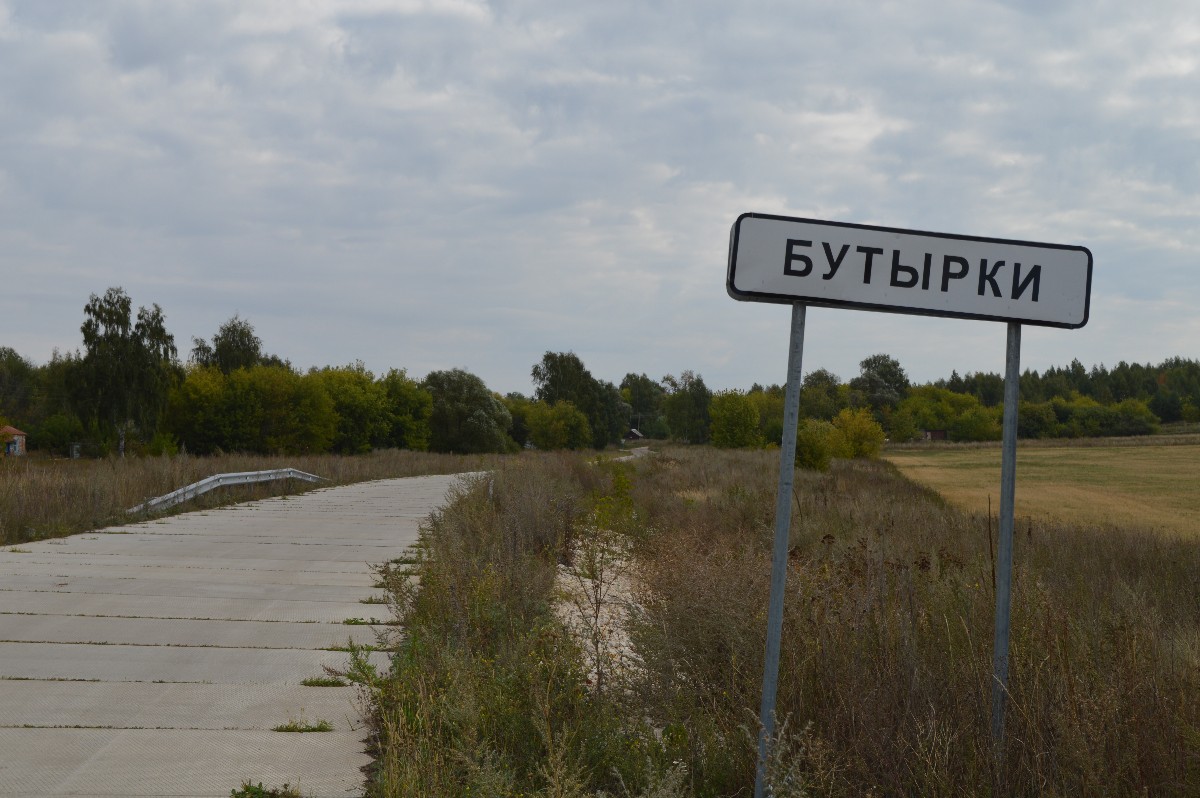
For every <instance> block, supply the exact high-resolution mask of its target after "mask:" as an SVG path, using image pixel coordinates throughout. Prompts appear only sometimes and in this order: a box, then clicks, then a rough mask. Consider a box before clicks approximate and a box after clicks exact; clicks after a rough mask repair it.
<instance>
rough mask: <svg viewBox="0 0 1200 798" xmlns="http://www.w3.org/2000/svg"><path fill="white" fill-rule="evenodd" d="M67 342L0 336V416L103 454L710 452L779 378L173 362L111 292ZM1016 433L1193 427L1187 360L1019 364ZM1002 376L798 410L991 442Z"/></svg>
mask: <svg viewBox="0 0 1200 798" xmlns="http://www.w3.org/2000/svg"><path fill="white" fill-rule="evenodd" d="M80 330H81V332H82V333H83V349H82V350H79V351H75V352H70V353H59V352H55V353H54V355H53V357H52V358H51V359H50V362H48V363H45V364H41V365H38V364H35V363H33V362H32V361H30V360H28V359H26V358H24V357H23V356H21V355H20V354H19V353H18V352H16V351H14V350H13V349H11V348H8V347H0V426H4V425H11V426H14V427H16V428H18V429H20V430H21V431H23V432H25V433H27V435H28V441H27V443H28V447H29V449H30V450H33V451H40V452H44V453H49V454H53V455H65V454H67V453H68V452H69V451H70V449H71V447H72V445H73V444H78V445H79V448H80V449H81V450H82V452H83V453H84V454H85V455H88V456H103V455H108V454H124V453H125V452H127V451H128V452H130V453H136V454H154V455H156V454H174V453H178V452H188V453H192V454H200V455H206V454H215V453H220V452H254V453H262V454H289V453H317V452H338V453H345V454H357V453H364V452H369V451H371V450H372V449H378V448H408V449H429V450H433V451H444V452H451V451H453V452H460V453H470V452H499V451H518V450H520V449H522V448H526V447H536V448H540V449H563V448H566V449H581V448H594V449H602V448H604V447H605V446H608V445H610V444H615V443H618V442H619V441H621V440H622V439H623V438H624V437H626V436H628V435H629V434H631V433H630V431H631V430H636V431H637V432H636V434H638V435H642V436H644V437H647V438H660V439H666V438H670V439H673V440H678V441H684V442H689V443H713V444H715V445H718V446H729V447H740V446H761V445H764V444H769V443H777V442H778V441H779V439H780V437H781V436H782V430H783V393H784V391H783V388H782V387H781V386H778V385H772V386H765V387H764V386H761V385H753V386H751V387H750V388H749V389H747V390H745V391H722V392H718V393H715V394H714V393H713V392H712V391H710V390H709V389H708V387H707V386H706V385H705V384H704V379H703V377H702V376H701V375H700V374H697V373H695V372H692V371H683V372H681V373H680V374H679V375H677V376H675V375H667V376H664V377H662V378H661V379H653V378H651V377H649V376H647V375H645V374H634V373H629V374H626V375H625V377H624V378H623V379H622V380H621V382H620V384H619V385H616V384H614V383H611V382H607V381H604V380H600V379H597V378H596V377H594V376H593V375H592V374H591V372H590V371H589V370H588V369H587V368H586V367H585V365H584V364H583V362H582V360H580V358H579V357H578V356H577V355H576V354H575V353H573V352H549V351H548V352H546V353H545V355H544V356H543V358H542V360H541V361H539V362H538V363H535V364H533V366H532V368H531V370H530V376H531V378H532V381H533V384H534V392H533V394H532V395H531V396H525V395H523V394H519V393H510V394H508V395H505V396H501V395H499V394H496V393H494V392H492V391H490V390H489V389H488V388H487V386H486V385H485V384H484V382H483V381H482V380H481V379H480V378H479V377H477V376H476V375H474V374H471V373H469V372H467V371H463V370H461V369H451V370H446V371H434V372H431V373H429V374H427V375H425V377H424V378H422V379H419V380H418V379H415V378H413V377H410V376H409V375H408V374H407V372H406V371H405V370H404V369H399V368H397V369H391V370H389V371H388V372H387V373H385V374H380V375H376V374H373V373H372V372H370V371H368V370H367V369H366V368H365V367H364V366H363V364H362V363H354V364H350V365H342V366H326V367H323V368H312V369H309V370H308V371H306V372H301V371H300V370H298V369H296V368H294V367H293V366H292V365H291V363H290V362H289V361H287V360H285V359H283V358H281V357H280V356H278V355H275V354H271V353H268V352H265V351H264V350H263V348H262V342H261V341H260V339H259V338H258V336H257V335H256V334H255V331H254V327H253V325H252V324H251V323H250V322H249V321H247V320H245V319H242V318H240V317H238V316H234V317H233V318H231V319H229V321H227V322H226V323H225V324H223V325H221V326H220V328H219V329H218V330H217V331H216V332H215V333H214V335H213V337H212V338H211V339H201V338H194V339H192V346H191V348H190V350H189V351H188V352H187V354H186V356H185V357H182V358H181V356H180V353H179V350H178V349H177V347H176V342H175V339H174V337H173V336H172V335H171V334H170V333H169V332H167V329H166V320H165V316H164V314H163V311H162V309H161V308H160V307H159V306H158V305H152V306H151V307H150V308H145V307H142V308H138V310H137V312H136V313H134V311H133V303H132V301H131V300H130V298H129V296H128V295H127V294H125V292H124V291H123V290H122V289H120V288H110V289H109V290H108V291H107V292H105V294H104V295H102V296H98V295H92V296H91V297H90V299H89V301H88V303H87V304H86V306H85V307H84V319H83V323H82V325H81V327H80ZM1020 390H1021V403H1020V406H1019V422H1018V434H1019V435H1020V436H1021V437H1024V438H1047V437H1096V436H1108V435H1148V434H1153V433H1155V432H1158V431H1159V430H1160V427H1161V425H1163V424H1173V423H1175V422H1190V423H1196V422H1200V362H1198V361H1195V360H1188V359H1184V358H1171V359H1168V360H1164V361H1163V362H1162V363H1159V364H1157V365H1151V364H1148V363H1147V364H1144V365H1143V364H1139V363H1133V364H1130V363H1125V362H1120V363H1118V364H1117V365H1115V366H1114V367H1112V368H1111V369H1110V368H1106V367H1105V366H1103V365H1098V366H1092V367H1091V368H1087V367H1086V366H1084V365H1083V364H1082V363H1080V362H1079V361H1078V360H1076V361H1073V362H1072V363H1071V364H1070V365H1068V366H1065V367H1061V368H1050V369H1047V370H1046V371H1044V372H1042V373H1038V372H1037V371H1032V370H1027V371H1025V372H1024V374H1022V375H1021V384H1020ZM1003 392H1004V380H1003V378H1002V377H1001V376H1000V375H999V374H994V373H986V372H978V373H970V374H966V375H959V374H958V373H957V372H955V373H951V374H950V376H949V377H948V378H946V379H941V380H937V381H936V382H933V383H929V384H924V385H913V384H912V383H911V382H910V381H909V379H908V376H907V374H906V373H905V371H904V369H903V367H902V366H901V365H900V363H899V362H897V361H896V360H895V359H894V358H892V357H891V356H889V355H886V354H877V355H872V356H871V357H868V358H866V359H864V360H863V361H862V363H861V364H860V370H859V374H858V375H856V376H854V377H852V378H850V379H848V380H845V381H843V379H842V378H841V377H839V376H838V375H836V374H833V373H831V372H829V371H827V370H824V369H818V370H816V371H813V372H811V373H809V374H807V375H806V376H805V378H804V384H803V387H802V390H801V396H800V409H801V418H802V419H804V420H806V421H808V422H812V423H823V422H828V421H829V420H831V419H834V418H836V417H837V416H838V414H839V413H842V411H845V410H852V411H857V410H867V411H869V412H870V413H871V415H872V416H873V417H874V419H875V421H877V422H878V423H879V425H880V426H881V427H882V428H883V429H884V431H885V432H886V434H887V435H888V437H889V438H890V439H891V440H893V441H906V440H912V439H916V438H920V437H923V436H925V437H929V436H932V437H938V438H941V437H945V438H947V439H949V440H957V441H978V440H996V439H999V437H1000V417H1001V402H1002V400H1003Z"/></svg>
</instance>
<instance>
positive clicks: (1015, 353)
mask: <svg viewBox="0 0 1200 798" xmlns="http://www.w3.org/2000/svg"><path fill="white" fill-rule="evenodd" d="M1020 380H1021V325H1020V324H1018V323H1017V322H1015V321H1014V322H1009V323H1008V351H1007V353H1006V357H1005V369H1004V441H1003V454H1002V459H1001V466H1000V540H999V550H998V551H997V556H996V637H995V643H994V645H993V649H992V743H993V744H994V746H995V749H996V756H997V758H999V757H1001V756H1002V755H1003V742H1004V709H1005V704H1006V703H1007V701H1008V648H1009V646H1008V631H1009V616H1010V612H1011V609H1012V559H1013V557H1012V548H1013V505H1014V501H1015V495H1016V486H1017V402H1018V401H1020V396H1021V391H1020ZM998 764H999V763H998Z"/></svg>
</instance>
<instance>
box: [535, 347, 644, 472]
mask: <svg viewBox="0 0 1200 798" xmlns="http://www.w3.org/2000/svg"><path fill="white" fill-rule="evenodd" d="M530 373H531V376H532V378H533V383H534V398H536V399H537V400H538V401H539V402H545V403H546V404H548V405H553V404H555V403H556V402H570V403H571V404H573V405H575V407H576V408H577V409H579V410H580V411H581V412H582V413H583V414H584V415H585V416H586V417H587V420H588V424H589V426H590V427H591V430H592V445H593V446H594V447H595V448H596V449H603V448H604V447H605V446H606V445H608V444H610V443H618V442H619V441H620V440H621V435H622V434H623V433H624V432H625V429H626V427H627V424H628V422H629V412H630V408H629V405H627V404H626V403H625V402H624V401H623V400H622V398H621V392H620V391H619V390H618V389H617V387H616V386H615V385H613V384H612V383H610V382H601V381H599V380H597V379H596V378H595V377H593V376H592V373H591V372H590V371H588V370H587V368H586V367H585V366H584V365H583V361H582V360H580V359H579V356H578V355H576V354H575V353H574V352H546V354H544V355H543V356H542V360H541V362H540V363H537V364H535V365H534V366H533V369H532V370H531V372H530Z"/></svg>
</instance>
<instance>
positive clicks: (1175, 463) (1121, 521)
mask: <svg viewBox="0 0 1200 798" xmlns="http://www.w3.org/2000/svg"><path fill="white" fill-rule="evenodd" d="M887 459H888V460H890V461H891V462H892V463H894V464H895V465H896V467H897V468H899V469H900V471H901V472H902V473H903V474H905V475H906V476H908V477H910V478H912V479H914V480H916V481H918V482H920V483H922V484H925V485H929V486H930V487H932V488H933V489H935V490H937V491H938V492H939V493H940V494H941V495H942V496H944V497H945V498H946V499H947V500H949V501H951V502H953V503H954V504H956V505H958V506H960V507H963V508H964V509H967V510H971V511H976V512H983V511H986V510H987V507H988V503H989V501H990V502H991V505H992V507H993V509H994V508H995V507H996V506H997V502H998V498H997V497H998V496H999V487H1000V449H999V446H995V445H994V446H986V447H984V446H947V445H945V444H942V445H932V446H912V447H907V448H902V449H897V448H892V449H890V450H889V451H888V453H887ZM1198 462H1200V436H1196V435H1186V436H1185V435H1175V436H1155V437H1150V438H1146V437H1142V438H1129V439H1124V440H1121V439H1103V441H1097V442H1094V444H1093V445H1089V446H1069V447H1068V446H1062V445H1054V443H1053V442H1038V443H1037V444H1033V443H1022V444H1021V446H1020V448H1019V451H1018V454H1017V495H1016V513H1017V516H1018V518H1023V519H1027V520H1026V521H1025V522H1024V523H1026V524H1031V523H1032V524H1036V526H1037V528H1038V529H1041V527H1042V524H1043V522H1045V521H1046V520H1047V519H1051V520H1057V521H1059V522H1062V521H1068V520H1075V521H1079V522H1086V523H1090V524H1095V525H1097V526H1113V525H1119V526H1135V527H1140V528H1143V529H1149V528H1154V529H1159V530H1165V531H1166V532H1167V533H1168V534H1172V535H1184V536H1191V537H1192V538H1193V539H1195V538H1196V536H1197V534H1198V533H1200V490H1197V489H1196V474H1195V470H1196V463H1198Z"/></svg>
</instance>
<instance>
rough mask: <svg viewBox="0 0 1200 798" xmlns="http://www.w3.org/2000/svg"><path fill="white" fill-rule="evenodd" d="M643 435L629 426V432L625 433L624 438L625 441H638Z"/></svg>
mask: <svg viewBox="0 0 1200 798" xmlns="http://www.w3.org/2000/svg"><path fill="white" fill-rule="evenodd" d="M645 437H646V436H645V435H643V434H642V433H640V432H638V431H637V430H636V429H632V428H630V430H629V432H626V433H625V440H627V441H640V440H642V439H643V438H645Z"/></svg>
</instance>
